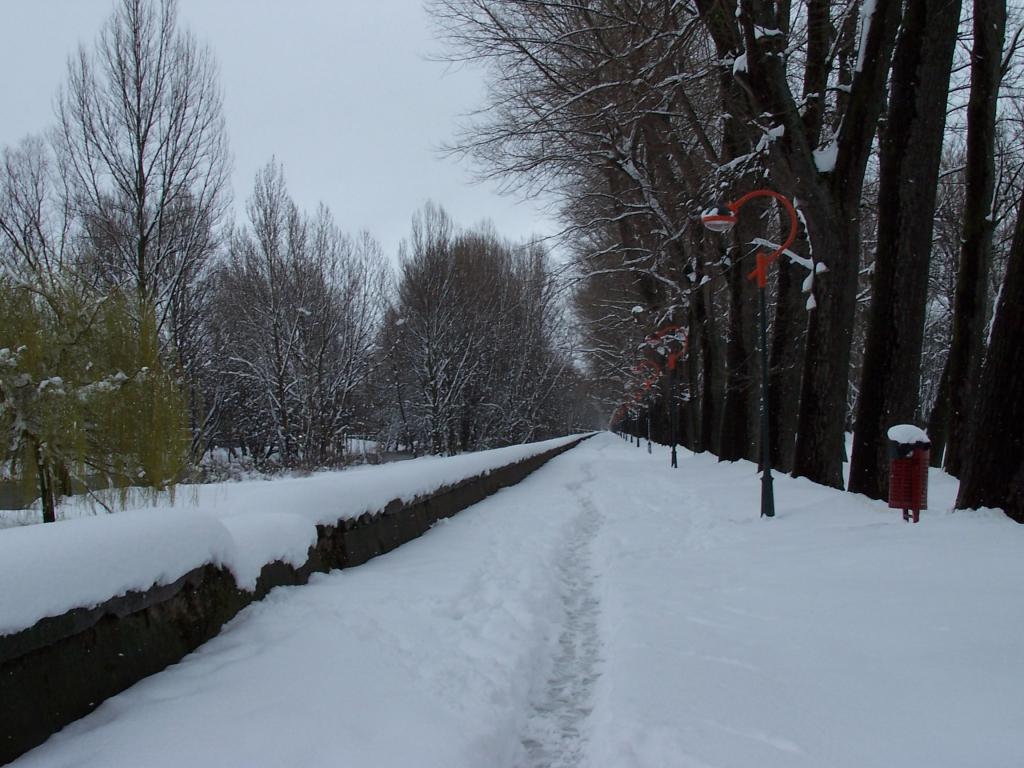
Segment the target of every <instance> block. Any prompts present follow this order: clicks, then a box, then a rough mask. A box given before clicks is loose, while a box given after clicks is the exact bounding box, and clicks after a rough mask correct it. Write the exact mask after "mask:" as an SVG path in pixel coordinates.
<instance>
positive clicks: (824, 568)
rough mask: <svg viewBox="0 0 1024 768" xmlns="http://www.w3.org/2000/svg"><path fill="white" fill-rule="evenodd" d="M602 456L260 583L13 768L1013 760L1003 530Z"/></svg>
mask: <svg viewBox="0 0 1024 768" xmlns="http://www.w3.org/2000/svg"><path fill="white" fill-rule="evenodd" d="M668 465H669V460H668V452H667V450H665V449H662V448H658V447H655V450H654V453H653V455H648V453H647V451H646V450H645V449H643V448H637V447H634V446H630V445H629V444H627V443H626V442H624V441H621V440H619V439H617V438H615V437H614V436H611V435H599V436H597V437H595V438H593V439H592V440H589V441H587V442H585V443H584V444H583V445H581V446H580V447H578V448H575V449H573V450H572V451H570V452H568V453H567V454H564V455H563V456H560V457H558V458H556V459H554V460H553V461H551V462H550V463H549V464H548V465H546V466H545V467H544V468H542V469H541V470H539V471H538V472H536V473H535V474H534V475H532V476H531V477H530V478H528V479H527V480H526V481H524V482H523V483H522V484H520V485H519V486H516V487H515V488H510V489H506V490H504V491H501V492H499V493H498V494H496V495H495V496H493V497H491V498H490V499H488V500H487V501H485V502H483V503H481V504H478V505H476V506H475V507H473V508H471V509H469V510H466V511H465V512H463V513H460V514H459V515H458V516H456V517H455V518H453V519H451V520H448V521H445V522H444V523H443V524H440V525H438V526H435V528H434V529H432V530H431V531H430V532H428V533H427V534H426V535H425V536H423V537H422V538H420V539H418V540H416V541H413V542H411V543H409V544H407V545H405V546H403V547H401V548H399V549H398V550H396V551H394V552H392V553H390V554H388V555H384V556H382V557H379V558H377V559H375V560H373V561H371V562H370V563H368V564H366V565H364V566H361V567H359V568H355V569H351V570H346V571H341V572H335V573H332V574H327V575H321V576H317V577H315V578H314V579H313V582H312V583H311V584H310V585H307V586H305V587H291V588H279V589H277V590H274V591H273V592H272V593H271V594H270V595H269V596H268V598H267V599H266V600H264V601H263V602H262V603H257V604H254V605H252V606H250V607H249V608H247V609H246V610H244V611H243V612H242V613H241V614H239V616H238V617H236V619H235V620H234V621H232V622H231V623H230V624H229V625H228V627H227V628H226V629H225V631H224V632H223V633H222V634H221V635H220V636H219V637H217V638H215V639H214V640H212V641H211V642H209V643H207V644H206V645H205V646H204V647H202V648H201V649H199V650H198V651H197V652H196V653H194V654H192V655H190V656H189V657H187V658H186V659H185V660H184V661H183V662H182V663H180V664H178V665H175V666H174V667H172V668H170V669H168V670H166V671H165V672H163V673H161V674H159V675H156V676H154V677H152V678H149V679H148V680H145V681H143V682H141V683H139V684H138V685H136V686H135V687H133V688H132V689H130V690H129V691H126V692H125V693H124V694H121V695H120V696H117V697H115V698H114V699H111V700H110V701H108V702H106V703H105V704H103V705H102V706H100V707H99V709H97V711H96V712H94V713H93V714H92V715H91V716H89V717H87V718H85V719H83V720H81V721H79V722H77V723H75V724H73V725H71V726H69V727H68V728H66V729H65V730H64V731H63V732H61V733H60V734H58V735H56V736H55V737H53V738H51V739H50V741H48V742H47V743H46V744H44V745H43V746H42V747H40V748H38V749H36V750H34V751H33V752H31V753H29V754H28V755H26V756H24V757H23V758H22V759H21V760H19V761H17V762H16V763H15V765H16V766H18V767H19V768H26V767H32V766H46V767H48V768H56V767H58V766H68V767H70V766H76V767H78V766H82V767H83V768H87V767H89V766H95V767H96V768H101V767H102V768H116V767H118V766H125V767H128V766H142V765H145V766H152V767H153V768H159V767H160V766H168V767H169V768H171V767H173V768H180V766H184V765H188V766H197V767H205V766H211V767H214V766H216V768H233V767H235V766H237V767H238V768H242V767H243V766H244V767H245V768H255V767H258V766H319V765H332V766H374V767H375V768H388V767H389V766H445V768H457V767H458V766H467V767H469V766H472V767H473V768H478V767H479V766H498V767H500V766H541V765H543V766H563V765H573V766H588V767H589V766H594V767H595V768H600V767H603V766H608V767H609V768H610V767H611V766H616V767H628V766H649V767H650V768H655V767H657V768H665V767H668V766H681V767H682V766H685V767H687V768H695V767H697V766H700V767H707V766H715V767H718V766H737V767H739V766H758V768H770V767H771V766H780V767H781V766H787V767H795V768H799V767H801V766H806V767H807V768H812V767H813V768H822V767H823V766H828V767H829V768H845V767H847V766H849V767H850V768H854V767H856V768H865V767H866V766H929V768H939V767H941V766H950V768H952V767H953V766H956V767H957V768H960V767H962V766H969V765H970V766H973V765H979V766H982V765H983V766H986V768H994V767H996V766H1019V765H1024V735H1022V733H1021V731H1020V728H1019V724H1020V721H1021V715H1022V714H1024V698H1022V697H1021V695H1020V686H1021V682H1022V681H1024V660H1022V658H1021V654H1020V652H1019V647H1018V646H1019V638H1020V637H1021V636H1022V630H1024V616H1022V609H1021V606H1022V605H1024V559H1022V558H1021V557H1020V552H1021V547H1022V544H1024V529H1022V528H1020V527H1019V526H1016V525H1015V524H1013V523H1012V522H1011V521H1009V520H1008V519H1007V518H1005V517H1004V516H1003V515H1002V514H1001V513H998V512H992V511H989V512H970V513H965V512H957V513H955V514H954V513H952V512H950V511H949V507H951V505H952V501H953V495H954V492H955V485H954V483H953V482H951V481H950V480H949V479H948V478H946V477H944V476H942V475H940V474H938V473H933V476H932V488H931V489H930V493H929V498H930V499H931V501H932V506H933V508H936V509H934V511H928V512H924V513H923V514H922V522H921V523H920V524H919V525H907V524H905V523H903V521H902V519H901V518H900V515H899V512H894V511H892V510H889V509H887V508H886V506H885V505H884V504H883V503H881V502H871V501H868V500H866V499H864V498H862V497H857V496H853V495H851V494H845V493H842V492H838V491H834V490H831V489H827V488H823V487H820V486H815V485H813V484H811V483H809V482H807V481H803V480H793V479H791V478H788V477H777V478H776V486H775V488H776V508H777V515H776V517H775V518H774V519H772V520H764V519H760V518H759V517H758V510H759V504H758V493H759V485H760V484H759V480H758V477H757V475H756V473H755V470H754V467H753V466H752V465H750V464H749V463H746V462H737V463H735V464H721V463H717V462H716V461H715V459H714V457H712V456H707V455H705V456H697V457H694V456H691V455H690V454H688V453H684V454H683V456H682V457H681V458H680V466H679V469H678V470H671V469H669V466H668Z"/></svg>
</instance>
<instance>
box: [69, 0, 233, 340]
mask: <svg viewBox="0 0 1024 768" xmlns="http://www.w3.org/2000/svg"><path fill="white" fill-rule="evenodd" d="M58 118H59V124H58V126H57V130H56V131H55V143H56V145H57V149H58V155H59V157H60V163H61V170H62V172H63V174H64V175H65V176H66V178H67V180H68V184H69V187H70V191H71V198H70V199H71V203H72V205H73V206H74V209H75V211H76V212H77V214H78V216H79V217H80V219H81V222H82V224H83V227H84V231H85V233H86V236H87V242H88V246H89V247H88V249H87V259H88V265H89V266H90V268H91V269H92V270H93V271H94V273H95V274H96V275H97V277H98V278H99V279H100V280H102V281H103V282H104V283H106V284H107V285H110V286H119V287H122V288H124V289H125V290H127V291H128V292H129V293H134V294H135V295H136V296H137V297H138V301H139V304H140V306H152V307H154V308H155V309H156V312H157V327H158V331H159V333H160V335H161V338H162V340H163V343H164V345H165V346H170V345H175V346H177V347H180V348H183V349H184V348H187V346H188V344H187V341H186V339H185V336H186V335H187V334H188V329H189V327H190V323H191V318H189V317H187V315H188V313H190V312H192V311H193V310H194V306H193V302H192V301H191V297H192V295H193V293H194V291H195V290H196V286H197V284H198V283H199V282H200V281H201V279H202V277H203V268H204V264H205V262H206V260H207V259H208V258H209V256H210V255H211V253H212V252H213V250H214V247H215V245H216V241H215V233H216V231H217V227H218V225H219V223H220V221H221V217H222V215H223V213H224V207H225V204H226V189H225V185H226V182H227V177H228V155H227V144H226V138H225V133H224V119H223V115H222V108H221V94H220V88H219V85H218V79H217V68H216V64H215V63H214V59H213V55H212V53H211V52H210V50H209V49H208V48H206V47H204V46H201V45H200V44H199V43H198V42H197V41H196V39H195V37H194V36H193V35H192V34H191V33H190V32H187V31H182V30H180V29H179V28H178V26H177V3H176V1H175V0H118V2H117V5H116V7H115V10H114V12H113V14H112V15H111V17H110V19H109V20H108V21H107V24H106V26H105V27H104V28H103V30H102V32H101V33H100V35H99V38H98V39H97V41H96V44H95V46H94V48H92V49H87V48H84V47H82V48H80V49H79V51H78V54H77V55H76V56H74V57H73V58H72V59H71V60H70V61H69V62H68V75H67V83H66V85H65V86H64V88H63V89H62V91H61V93H60V96H59V100H58Z"/></svg>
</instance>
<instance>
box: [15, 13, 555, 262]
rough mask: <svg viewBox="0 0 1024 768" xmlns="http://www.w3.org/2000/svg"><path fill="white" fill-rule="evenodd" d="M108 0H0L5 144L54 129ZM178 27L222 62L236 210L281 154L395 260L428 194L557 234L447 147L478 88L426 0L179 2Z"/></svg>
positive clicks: (516, 228) (506, 224)
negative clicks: (441, 58) (431, 57)
mask: <svg viewBox="0 0 1024 768" xmlns="http://www.w3.org/2000/svg"><path fill="white" fill-rule="evenodd" d="M113 2H114V0H0V105H3V106H2V108H0V145H11V144H14V143H15V142H17V141H18V140H19V139H21V138H22V137H23V136H25V135H26V134H29V133H36V132H39V131H42V130H43V129H45V128H47V127H49V126H50V125H51V124H52V123H53V114H54V112H53V104H54V97H55V95H56V92H57V88H58V86H59V85H60V84H61V82H62V81H63V80H64V76H65V67H66V61H67V57H68V56H69V55H70V54H71V53H73V52H74V51H75V49H76V47H77V45H78V44H79V43H80V42H82V43H86V44H90V45H91V43H92V42H93V41H94V40H95V38H96V35H97V34H98V32H99V30H100V28H101V27H102V25H103V24H104V22H105V21H106V19H107V17H108V16H109V14H110V12H111V10H112V8H113ZM179 23H180V24H181V25H182V26H187V27H189V28H191V29H192V30H193V31H194V32H195V33H196V35H197V36H198V38H199V39H200V41H201V42H204V43H207V44H209V45H210V46H211V47H212V48H213V51H214V55H215V56H216V59H217V61H218V64H219V65H220V72H221V86H222V88H223V92H224V109H225V116H226V119H227V130H228V136H229V139H230V142H231V151H232V154H233V156H234V178H233V187H234V199H235V209H236V218H240V217H241V216H242V215H243V214H242V211H243V206H244V202H245V200H246V198H247V197H248V196H249V195H250V193H251V189H252V183H253V178H254V176H255V174H256V171H257V169H259V168H260V167H262V166H263V165H264V164H265V163H266V162H267V161H268V160H270V158H271V156H276V157H277V158H278V160H280V161H281V162H282V163H283V164H284V171H285V176H286V178H287V181H288V186H289V189H290V191H291V194H292V196H293V197H294V198H295V200H296V201H297V202H298V204H299V205H300V207H302V208H305V209H307V210H310V211H312V210H313V208H314V207H315V206H316V205H317V203H318V202H320V201H323V202H324V203H326V204H327V205H328V206H329V207H330V208H331V211H332V212H333V213H334V216H335V219H336V220H337V221H338V223H339V225H340V226H341V227H342V228H343V229H345V230H347V231H349V232H352V233H355V232H356V231H357V230H360V229H367V230H369V231H370V233H371V234H373V235H374V237H376V238H377V239H378V240H380V241H381V243H382V244H383V246H384V248H385V251H386V252H387V253H388V254H389V255H390V256H394V254H395V252H396V250H397V247H398V243H399V241H400V240H401V239H402V238H403V237H405V236H406V234H407V232H408V229H409V220H410V218H411V216H412V214H413V212H414V211H415V210H416V209H417V208H419V207H420V206H422V205H423V203H424V202H426V201H427V200H428V199H432V200H434V201H435V202H438V203H440V204H441V205H443V206H444V207H445V208H446V209H447V210H448V212H449V214H450V215H451V216H452V218H454V219H455V221H456V222H458V223H460V224H463V225H470V224H475V223H477V222H479V221H481V220H483V219H491V220H492V221H493V222H494V223H495V226H496V228H497V230H498V232H499V233H500V234H502V235H503V236H506V237H509V238H512V239H522V238H525V237H527V236H529V235H530V234H534V233H535V234H541V235H545V234H551V233H552V232H554V231H556V230H557V226H556V225H555V223H554V222H553V220H552V219H551V218H549V217H548V216H546V215H545V213H544V212H543V210H542V209H541V208H540V207H539V206H538V205H537V204H534V203H529V202H527V203H519V202H517V201H516V200H515V199H513V198H510V197H502V196H499V195H498V194H497V193H496V191H495V187H494V185H478V184H471V181H470V180H471V169H470V168H469V167H468V166H466V165H460V164H458V163H456V162H455V161H454V160H451V159H443V158H441V157H440V156H439V155H438V153H437V151H436V150H437V147H438V146H439V145H440V144H441V143H442V142H444V141H445V140H449V139H450V138H451V137H452V135H453V133H454V130H455V122H456V119H457V117H458V115H460V114H462V113H465V112H467V111H468V110H470V109H472V108H474V107H476V106H478V105H479V104H480V102H481V99H482V95H483V85H482V79H481V76H480V74H479V73H478V72H476V71H473V70H467V69H463V70H461V71H450V69H449V68H448V67H446V66H445V65H443V64H440V63H437V62H431V61H427V60H426V55H427V54H430V53H436V52H438V51H439V50H440V44H439V43H438V42H437V41H436V40H434V39H433V37H432V30H431V27H430V22H429V19H428V17H427V14H426V12H425V11H424V10H423V8H422V3H421V0H179Z"/></svg>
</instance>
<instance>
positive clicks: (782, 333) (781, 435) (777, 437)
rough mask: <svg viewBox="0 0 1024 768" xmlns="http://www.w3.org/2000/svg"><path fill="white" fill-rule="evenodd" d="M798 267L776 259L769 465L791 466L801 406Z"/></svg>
mask: <svg viewBox="0 0 1024 768" xmlns="http://www.w3.org/2000/svg"><path fill="white" fill-rule="evenodd" d="M800 273H801V268H799V267H798V266H797V265H795V264H793V263H792V262H790V261H789V259H787V258H785V257H783V258H782V259H780V260H779V262H778V276H779V278H778V282H777V294H776V299H775V319H774V321H773V323H772V342H771V362H770V364H769V373H768V401H769V416H770V423H769V433H770V440H771V446H770V447H771V460H772V467H773V468H775V469H779V470H782V471H785V472H788V471H790V470H791V469H792V468H793V448H794V444H795V442H796V418H797V413H798V412H799V406H800V367H801V362H802V359H803V348H804V344H803V342H804V335H803V334H804V330H805V328H806V324H805V322H804V314H805V310H804V296H803V294H802V293H801V282H802V281H801V279H800V277H801V274H800Z"/></svg>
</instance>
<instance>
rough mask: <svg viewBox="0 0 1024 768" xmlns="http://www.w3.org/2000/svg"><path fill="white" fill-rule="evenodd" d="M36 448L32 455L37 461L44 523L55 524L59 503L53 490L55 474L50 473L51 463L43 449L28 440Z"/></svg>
mask: <svg viewBox="0 0 1024 768" xmlns="http://www.w3.org/2000/svg"><path fill="white" fill-rule="evenodd" d="M27 439H28V440H30V441H31V442H32V445H33V446H34V448H33V451H32V455H33V456H34V457H35V461H36V477H37V478H38V481H39V502H40V504H41V505H42V507H43V522H44V523H55V522H56V521H57V503H56V498H55V496H54V490H53V473H52V472H51V471H50V465H49V462H47V460H46V458H45V457H44V456H43V447H42V446H41V445H40V444H39V442H38V441H37V440H35V439H33V438H31V437H28V438H27Z"/></svg>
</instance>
